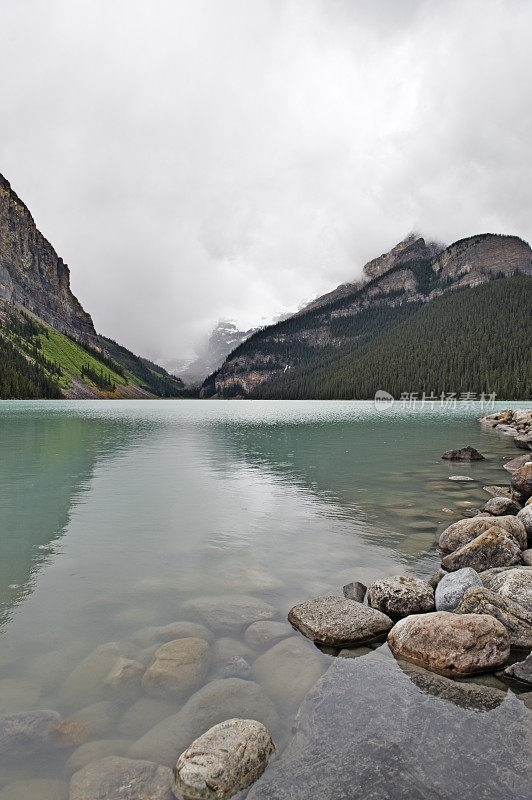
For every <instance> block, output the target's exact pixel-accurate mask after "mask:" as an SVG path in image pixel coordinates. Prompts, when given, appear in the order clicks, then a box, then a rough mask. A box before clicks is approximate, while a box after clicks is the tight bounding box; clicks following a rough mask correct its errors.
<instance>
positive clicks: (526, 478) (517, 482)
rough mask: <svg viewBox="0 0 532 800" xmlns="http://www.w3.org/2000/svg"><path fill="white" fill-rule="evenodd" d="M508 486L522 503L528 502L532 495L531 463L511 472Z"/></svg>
mask: <svg viewBox="0 0 532 800" xmlns="http://www.w3.org/2000/svg"><path fill="white" fill-rule="evenodd" d="M510 486H511V488H512V491H513V492H514V493H515V494H516V495H517V496H518V498H519V499H520V500H521V501H522V502H523V503H524V502H525V500H528V498H529V497H530V496H531V495H532V462H527V463H526V464H524V465H523V466H522V467H520V468H519V469H516V471H515V472H512V477H511V479H510Z"/></svg>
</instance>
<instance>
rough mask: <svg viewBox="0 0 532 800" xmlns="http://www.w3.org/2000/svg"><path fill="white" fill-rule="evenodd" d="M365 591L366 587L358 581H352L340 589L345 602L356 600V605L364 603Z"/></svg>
mask: <svg viewBox="0 0 532 800" xmlns="http://www.w3.org/2000/svg"><path fill="white" fill-rule="evenodd" d="M367 590H368V587H367V586H364V584H363V583H360V581H353V582H352V583H346V585H345V586H343V587H342V592H343V594H344V597H345V598H346V599H347V600H356V602H357V603H363V602H364V598H365V596H366V592H367Z"/></svg>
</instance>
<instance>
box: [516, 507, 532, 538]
mask: <svg viewBox="0 0 532 800" xmlns="http://www.w3.org/2000/svg"><path fill="white" fill-rule="evenodd" d="M517 519H518V520H519V522H521V523H522V524H523V527H524V529H525V531H526V540H527V547H532V505H527V506H525V507H524V508H522V509H521V511H519V513H518V514H517Z"/></svg>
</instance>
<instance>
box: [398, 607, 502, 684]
mask: <svg viewBox="0 0 532 800" xmlns="http://www.w3.org/2000/svg"><path fill="white" fill-rule="evenodd" d="M388 645H389V647H390V649H391V651H392V652H393V654H394V655H395V656H396V657H398V658H404V659H406V660H407V661H412V662H413V663H414V664H419V666H421V667H425V669H429V670H433V671H434V672H438V673H439V674H440V675H450V676H453V675H472V674H474V673H475V672H488V671H492V670H496V669H501V668H502V667H503V666H504V665H505V664H506V662H507V661H508V658H509V655H510V639H509V636H508V632H507V630H506V628H505V627H504V625H503V624H502V623H501V622H499V620H497V619H495V618H494V617H491V616H487V615H484V614H468V615H467V617H466V616H463V615H459V614H453V613H451V612H449V611H435V612H433V613H432V614H414V615H412V616H410V617H405V619H402V620H400V621H399V622H398V623H397V624H396V625H395V626H394V627H393V628H392V630H391V631H390V633H389V634H388Z"/></svg>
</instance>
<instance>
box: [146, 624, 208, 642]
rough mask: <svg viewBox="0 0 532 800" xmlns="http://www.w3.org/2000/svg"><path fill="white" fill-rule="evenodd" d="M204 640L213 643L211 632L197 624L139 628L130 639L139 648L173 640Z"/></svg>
mask: <svg viewBox="0 0 532 800" xmlns="http://www.w3.org/2000/svg"><path fill="white" fill-rule="evenodd" d="M188 638H194V639H205V641H206V642H209V644H211V643H212V641H213V638H214V637H213V635H212V633H211V631H210V630H209V629H208V628H206V627H205V625H200V624H199V622H186V621H180V622H171V623H170V624H169V625H158V626H150V627H148V628H141V629H140V630H139V631H137V632H136V633H135V634H134V635H133V637H132V639H133V641H134V642H136V643H137V644H139V645H140V646H141V647H150V645H153V644H164V643H165V642H173V641H175V639H188Z"/></svg>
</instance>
